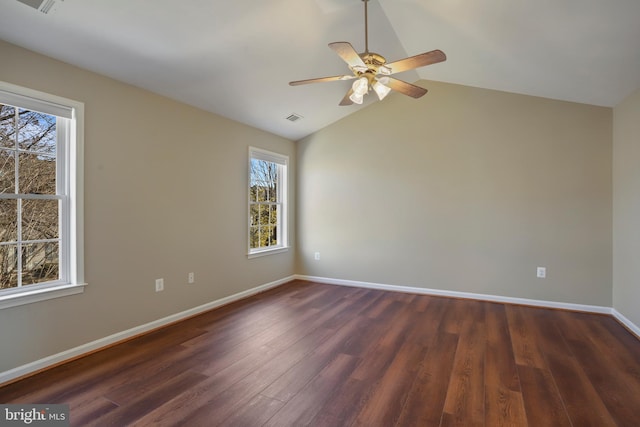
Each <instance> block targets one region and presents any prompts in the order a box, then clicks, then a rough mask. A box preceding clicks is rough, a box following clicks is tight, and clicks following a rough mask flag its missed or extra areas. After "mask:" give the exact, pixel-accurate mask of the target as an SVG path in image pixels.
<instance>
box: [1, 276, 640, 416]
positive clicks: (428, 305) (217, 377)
mask: <svg viewBox="0 0 640 427" xmlns="http://www.w3.org/2000/svg"><path fill="white" fill-rule="evenodd" d="M12 402H13V403H17V402H19V403H66V404H68V405H69V406H70V411H71V420H72V421H71V424H72V425H74V426H75V425H82V426H90V425H96V426H103V425H116V426H121V425H127V426H149V425H159V426H173V425H189V426H196V427H198V426H206V427H210V426H215V425H224V426H234V425H235V426H243V427H244V426H247V427H249V426H250V427H253V426H261V425H265V424H266V425H273V426H279V427H280V426H282V427H288V426H302V425H312V426H330V427H339V426H340V427H342V426H351V425H362V426H365V425H366V426H367V427H369V426H372V427H377V426H382V427H387V426H389V427H390V426H397V427H405V426H420V427H435V426H449V425H459V426H485V427H493V426H499V425H505V426H506V425H510V426H529V427H534V426H535V427H538V426H554V427H555V426H560V427H563V426H573V427H577V426H580V427H582V426H590V425H594V426H595V425H597V426H609V425H612V426H613V425H617V426H625V427H626V426H633V427H636V426H638V425H640V411H639V410H638V408H640V340H638V339H637V338H636V337H634V336H633V335H631V334H630V333H629V332H628V331H627V330H625V329H624V328H623V327H622V326H621V325H620V324H619V323H617V322H616V320H615V319H614V318H613V317H611V316H606V315H592V314H585V313H575V312H568V311H562V310H547V309H540V308H532V307H524V306H516V305H508V304H497V303H487V302H481V301H473V300H464V299H452V298H445V297H435V296H427V295H416V294H407V293H393V292H388V291H382V290H376V289H364V288H354V287H343V286H335V285H324V284H319V283H312V282H304V281H292V282H290V283H287V284H284V285H282V286H279V287H277V288H273V289H270V290H268V291H266V292H263V293H260V294H257V295H253V296H251V297H249V298H247V299H244V300H241V301H236V302H234V303H231V304H228V305H225V306H223V307H219V308H217V309H215V310H212V311H209V312H206V313H202V314H200V315H198V316H194V317H192V318H189V319H186V320H184V321H181V322H178V323H176V324H173V325H170V326H168V327H165V328H162V329H159V330H156V331H153V332H151V333H149V334H146V335H143V336H141V337H138V338H136V339H133V340H130V341H128V342H126V343H123V344H120V345H117V346H113V347H111V348H108V349H105V350H103V351H100V352H97V353H95V354H92V355H89V356H86V357H83V358H80V359H78V360H75V361H73V362H70V363H67V364H64V365H61V366H58V367H55V368H52V369H50V370H48V371H45V372H42V373H40V374H37V375H34V376H32V377H30V378H27V379H24V380H22V381H18V382H16V383H14V384H10V385H6V386H4V387H0V403H12Z"/></svg>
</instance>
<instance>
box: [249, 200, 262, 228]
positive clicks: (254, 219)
mask: <svg viewBox="0 0 640 427" xmlns="http://www.w3.org/2000/svg"><path fill="white" fill-rule="evenodd" d="M259 211H260V207H259V205H251V206H250V207H249V218H250V220H251V223H250V224H251V226H255V225H258V221H259V217H260V216H259V214H258V212H259Z"/></svg>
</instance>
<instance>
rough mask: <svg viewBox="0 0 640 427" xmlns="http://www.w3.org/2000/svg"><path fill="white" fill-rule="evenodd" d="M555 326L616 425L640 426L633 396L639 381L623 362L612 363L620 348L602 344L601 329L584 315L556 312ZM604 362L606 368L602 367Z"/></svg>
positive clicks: (639, 385)
mask: <svg viewBox="0 0 640 427" xmlns="http://www.w3.org/2000/svg"><path fill="white" fill-rule="evenodd" d="M557 317H558V327H559V329H560V331H561V333H562V334H563V336H564V338H565V341H566V343H567V346H568V347H569V348H570V349H571V351H572V353H573V355H574V356H575V358H576V359H577V360H578V362H579V363H580V365H581V366H582V369H583V371H584V372H585V374H586V376H587V377H588V378H589V380H590V382H591V384H593V386H594V388H595V389H596V391H597V393H598V395H599V396H600V397H601V398H602V401H603V403H604V404H605V406H606V407H607V409H609V412H610V413H611V415H612V417H613V418H614V419H615V421H616V423H617V424H618V425H638V426H640V410H639V409H640V408H634V407H633V404H634V398H633V397H632V396H640V381H638V379H637V378H635V377H633V376H632V375H628V372H627V371H626V366H625V365H624V364H621V363H618V364H612V363H610V361H611V360H615V355H616V353H618V352H619V351H620V350H622V349H620V348H617V347H618V346H613V347H610V346H608V345H604V343H605V340H604V339H603V338H602V337H601V336H600V333H601V331H600V330H598V329H596V328H593V327H592V325H591V322H590V320H591V319H590V318H589V317H587V316H584V315H583V316H580V317H578V316H571V315H569V314H568V313H564V312H561V313H558V316H557ZM605 366H606V369H603V367H605Z"/></svg>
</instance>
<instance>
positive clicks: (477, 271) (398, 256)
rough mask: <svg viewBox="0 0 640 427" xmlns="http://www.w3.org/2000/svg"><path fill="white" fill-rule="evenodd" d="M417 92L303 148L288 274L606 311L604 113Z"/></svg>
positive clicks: (607, 123) (456, 89) (479, 92)
mask: <svg viewBox="0 0 640 427" xmlns="http://www.w3.org/2000/svg"><path fill="white" fill-rule="evenodd" d="M421 84H422V85H424V86H425V87H427V88H429V93H428V94H427V95H426V96H425V97H423V98H421V99H420V100H413V99H410V98H407V97H404V96H402V95H398V94H393V95H390V96H389V98H387V99H386V100H385V101H384V102H379V103H376V104H373V105H371V106H370V107H369V108H366V109H364V110H361V111H360V112H358V113H356V114H354V115H352V116H349V117H347V118H345V119H343V120H341V121H339V122H337V123H335V124H333V125H331V126H330V127H328V128H326V129H324V130H322V131H320V132H318V133H316V134H314V135H311V136H309V137H307V138H305V139H304V140H302V141H300V142H299V145H298V153H297V155H298V171H299V176H298V178H299V179H298V208H297V212H298V217H297V226H298V230H299V233H298V261H297V272H298V273H300V274H304V275H311V276H319V277H329V278H334V279H344V280H356V281H365V282H375V283H383V284H391V285H404V286H413V287H425V288H435V289H443V290H451V291H462V292H472V293H482V294H490V295H500V296H510V297H520V298H531V299H541V300H550V301H558V302H569V303H577V304H592V305H600V306H611V303H612V301H611V299H612V294H611V289H612V285H611V280H612V279H611V278H612V260H611V257H612V255H611V252H612V248H611V246H612V232H611V222H612V212H611V211H612V208H611V206H612V189H611V186H612V184H611V173H612V172H611V162H612V110H611V109H610V108H601V107H594V106H589V105H581V104H574V103H568V102H560V101H554V100H549V99H541V98H535V97H530V96H522V95H516V94H509V93H504V92H496V91H490V90H483V89H476V88H470V87H463V86H457V85H451V84H444V83H436V82H427V81H423V82H421ZM369 96H373V95H369ZM316 251H317V252H320V260H319V261H315V260H314V259H313V254H314V252H316ZM537 266H545V267H547V279H544V280H541V279H537V278H536V276H535V273H536V267H537Z"/></svg>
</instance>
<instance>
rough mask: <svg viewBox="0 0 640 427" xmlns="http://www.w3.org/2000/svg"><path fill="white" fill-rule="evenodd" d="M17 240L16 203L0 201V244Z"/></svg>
mask: <svg viewBox="0 0 640 427" xmlns="http://www.w3.org/2000/svg"><path fill="white" fill-rule="evenodd" d="M16 240H18V201H17V200H0V242H15V241H16Z"/></svg>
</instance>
